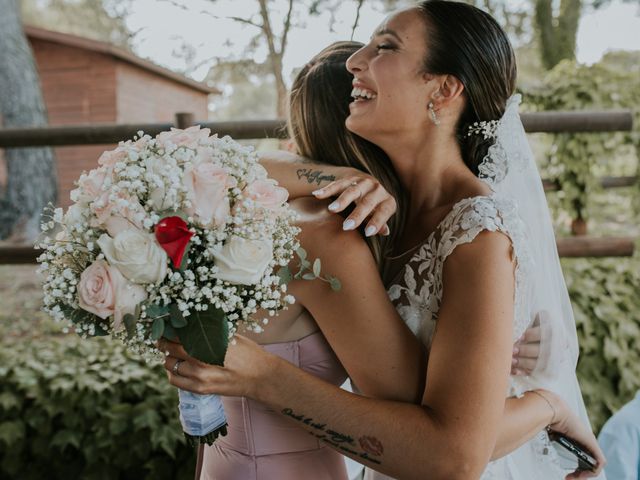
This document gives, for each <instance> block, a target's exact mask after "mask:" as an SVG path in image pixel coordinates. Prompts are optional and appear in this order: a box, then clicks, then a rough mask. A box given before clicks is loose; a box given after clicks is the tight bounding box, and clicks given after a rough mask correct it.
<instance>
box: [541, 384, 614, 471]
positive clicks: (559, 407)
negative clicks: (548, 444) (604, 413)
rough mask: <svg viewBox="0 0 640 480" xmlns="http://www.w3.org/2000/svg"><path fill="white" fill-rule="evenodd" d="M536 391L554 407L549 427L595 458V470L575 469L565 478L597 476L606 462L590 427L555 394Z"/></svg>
mask: <svg viewBox="0 0 640 480" xmlns="http://www.w3.org/2000/svg"><path fill="white" fill-rule="evenodd" d="M537 392H538V393H539V394H540V395H542V396H544V398H545V399H547V400H548V401H549V402H550V404H551V405H553V408H554V417H555V418H554V420H553V423H551V424H550V425H549V428H550V429H551V430H552V431H554V432H558V433H561V434H562V435H564V436H566V437H569V438H571V439H572V440H574V441H575V442H577V443H578V444H580V445H581V446H582V447H583V448H584V449H585V450H586V451H587V452H589V453H590V454H591V456H592V457H593V458H595V459H596V462H597V467H596V470H595V471H593V472H592V471H588V470H576V471H575V472H572V473H570V474H569V475H567V476H566V477H565V478H567V479H581V478H593V477H596V476H598V475H599V474H600V473H601V472H602V469H603V468H604V466H605V464H606V463H607V460H606V458H605V457H604V453H602V450H601V449H600V446H599V445H598V441H597V440H596V437H595V436H594V435H593V433H592V432H591V429H590V428H588V427H587V426H585V424H584V423H583V422H582V420H580V419H579V418H578V416H577V415H575V414H574V413H573V412H572V411H571V409H570V408H569V407H568V406H567V404H566V403H565V402H564V401H563V400H562V399H561V398H560V397H559V396H557V395H555V394H554V393H552V392H549V391H546V390H537Z"/></svg>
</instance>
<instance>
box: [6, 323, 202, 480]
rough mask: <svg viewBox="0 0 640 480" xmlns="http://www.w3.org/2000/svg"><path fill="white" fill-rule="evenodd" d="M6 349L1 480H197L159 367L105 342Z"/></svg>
mask: <svg viewBox="0 0 640 480" xmlns="http://www.w3.org/2000/svg"><path fill="white" fill-rule="evenodd" d="M2 347H3V348H2V349H0V384H1V385H2V390H1V391H0V478H16V479H20V480H28V479H42V478H47V479H58V478H59V479H109V480H112V479H143V478H149V479H183V478H184V479H191V478H193V475H194V465H195V456H194V451H193V449H191V448H189V447H187V445H186V442H185V441H184V437H183V434H182V429H181V427H180V423H179V421H178V412H177V402H178V400H177V391H176V389H175V388H174V387H172V386H171V385H170V384H169V383H168V382H167V379H166V376H165V374H164V372H163V369H162V367H158V366H154V367H151V366H149V365H146V364H145V362H144V361H142V360H140V359H139V358H136V357H134V356H132V355H130V354H129V353H127V352H126V351H125V350H124V347H123V346H121V345H119V344H117V343H116V342H114V341H109V340H108V339H104V338H102V339H92V340H82V339H80V338H77V337H75V336H72V335H65V336H59V335H58V336H50V337H46V338H31V339H30V340H25V339H16V338H14V341H12V342H8V341H7V339H6V338H5V341H3V345H2Z"/></svg>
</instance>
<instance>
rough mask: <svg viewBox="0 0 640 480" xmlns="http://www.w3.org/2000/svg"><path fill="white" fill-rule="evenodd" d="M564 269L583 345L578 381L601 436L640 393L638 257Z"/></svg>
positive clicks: (566, 264)
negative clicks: (613, 417)
mask: <svg viewBox="0 0 640 480" xmlns="http://www.w3.org/2000/svg"><path fill="white" fill-rule="evenodd" d="M562 266H563V269H564V272H565V279H566V281H567V286H568V288H569V292H570V294H571V301H572V304H573V311H574V314H575V318H576V324H577V327H578V336H579V340H580V351H581V355H580V360H579V361H578V378H579V380H580V385H581V387H582V394H583V396H584V399H585V402H586V404H587V409H588V411H589V416H590V418H591V423H592V425H593V427H594V429H595V430H596V431H598V430H600V428H601V427H602V425H603V424H604V422H605V421H606V420H607V419H608V418H609V417H610V416H611V415H612V414H613V413H614V412H616V411H617V410H618V409H619V408H620V407H621V406H622V405H624V404H625V403H626V402H628V401H629V400H631V399H632V398H633V396H634V395H635V393H636V391H637V390H638V389H640V350H639V349H638V341H639V340H640V296H639V295H638V292H639V291H640V255H637V254H636V256H635V257H634V258H632V259H624V260H623V261H621V260H620V259H589V260H585V259H563V260H562Z"/></svg>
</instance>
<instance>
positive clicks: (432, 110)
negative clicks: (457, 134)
mask: <svg viewBox="0 0 640 480" xmlns="http://www.w3.org/2000/svg"><path fill="white" fill-rule="evenodd" d="M427 108H428V109H429V113H430V114H431V120H433V123H434V124H435V125H440V119H439V118H438V116H437V115H436V111H435V109H434V108H433V102H429V105H427Z"/></svg>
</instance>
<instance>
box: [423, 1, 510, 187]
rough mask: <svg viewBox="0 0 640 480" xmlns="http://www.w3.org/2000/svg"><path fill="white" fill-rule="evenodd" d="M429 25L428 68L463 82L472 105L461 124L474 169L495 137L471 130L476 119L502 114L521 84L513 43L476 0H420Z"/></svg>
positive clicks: (463, 144)
mask: <svg viewBox="0 0 640 480" xmlns="http://www.w3.org/2000/svg"><path fill="white" fill-rule="evenodd" d="M418 10H419V11H420V12H421V13H422V14H423V17H424V19H425V24H426V27H427V57H426V58H425V61H424V70H425V72H428V73H433V74H436V75H444V74H449V75H453V76H454V77H456V78H457V79H458V80H460V81H461V82H462V84H463V85H464V88H465V96H466V99H467V105H466V107H465V110H464V111H463V112H462V114H461V116H460V119H459V121H458V126H457V129H456V137H457V139H458V144H459V145H460V149H461V151H462V158H463V159H464V161H465V163H466V164H467V166H468V167H469V168H470V169H471V171H472V172H473V173H474V174H476V175H477V174H478V166H479V165H480V163H481V162H482V160H483V159H484V157H485V156H486V155H487V151H488V150H489V147H490V146H491V145H493V143H494V139H492V138H489V139H485V138H484V137H483V136H482V135H472V136H468V135H467V132H468V128H469V126H470V125H471V124H473V123H474V122H480V121H488V120H499V119H500V118H501V117H502V115H503V114H504V111H505V108H506V103H507V100H508V99H509V97H510V96H511V95H513V93H514V91H515V86H516V77H517V68H516V60H515V55H514V52H513V48H512V47H511V44H510V43H509V39H508V37H507V35H506V33H505V32H504V30H503V29H502V28H501V27H500V25H499V24H498V22H496V20H495V19H494V18H493V17H492V16H491V15H489V14H488V13H486V12H483V11H482V10H480V9H479V8H476V7H474V6H472V5H469V4H466V3H461V2H452V1H447V0H427V1H424V2H420V4H419V6H418Z"/></svg>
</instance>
